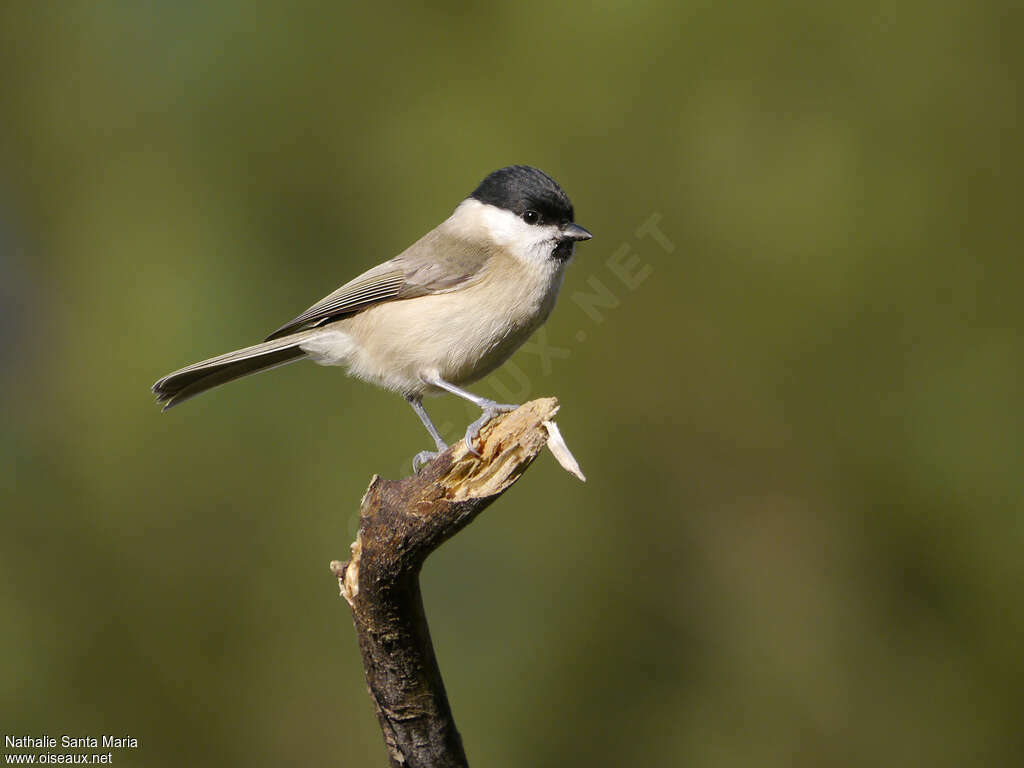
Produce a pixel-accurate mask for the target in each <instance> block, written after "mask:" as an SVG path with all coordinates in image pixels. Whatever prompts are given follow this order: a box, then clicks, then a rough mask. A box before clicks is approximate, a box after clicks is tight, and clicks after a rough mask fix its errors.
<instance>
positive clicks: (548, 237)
mask: <svg viewBox="0 0 1024 768" xmlns="http://www.w3.org/2000/svg"><path fill="white" fill-rule="evenodd" d="M478 215H479V216H480V221H481V223H482V224H483V225H484V227H485V228H486V229H487V232H488V234H489V235H490V238H491V240H493V241H494V242H495V243H496V244H497V245H500V246H502V247H503V248H507V249H508V250H509V251H510V252H512V253H514V254H515V255H516V256H519V257H520V258H526V259H531V260H532V259H547V258H549V257H550V256H551V251H552V250H554V247H555V245H556V244H557V242H558V227H556V226H554V225H552V224H540V225H538V224H527V223H526V222H525V221H523V220H522V219H521V218H520V217H518V216H516V215H515V214H514V213H512V211H506V210H504V209H503V208H496V207H495V206H493V205H481V206H480V210H479V211H478Z"/></svg>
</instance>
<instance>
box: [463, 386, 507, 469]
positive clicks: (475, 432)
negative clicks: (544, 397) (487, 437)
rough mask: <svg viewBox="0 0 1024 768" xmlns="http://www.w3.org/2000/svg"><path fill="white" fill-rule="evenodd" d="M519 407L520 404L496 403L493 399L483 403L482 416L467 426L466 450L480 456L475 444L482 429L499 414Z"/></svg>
mask: <svg viewBox="0 0 1024 768" xmlns="http://www.w3.org/2000/svg"><path fill="white" fill-rule="evenodd" d="M518 407H519V406H518V405H509V404H507V403H496V402H494V401H493V400H488V401H486V402H485V403H484V405H483V410H484V412H483V413H482V414H480V418H479V419H477V420H476V421H474V422H473V423H472V424H470V425H469V426H468V427H466V450H467V451H469V452H470V453H472V454H473V455H474V456H476V457H477V458H480V452H479V451H478V450H477V449H476V448H475V447H474V446H473V443H474V442H476V439H477V437H479V435H480V429H481V428H482V427H483V426H484V425H485V424H487V422H489V421H490V420H491V419H493V418H494V417H495V416H497V415H498V414H500V413H508V412H509V411H514V410H515V409H516V408H518Z"/></svg>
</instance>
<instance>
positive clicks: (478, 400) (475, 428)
mask: <svg viewBox="0 0 1024 768" xmlns="http://www.w3.org/2000/svg"><path fill="white" fill-rule="evenodd" d="M426 382H427V383H428V384H433V385H434V386H435V387H440V388H441V389H443V390H445V391H446V392H451V393H452V394H453V395H457V396H458V397H461V398H463V399H464V400H469V402H471V403H473V405H475V406H476V407H477V408H480V409H481V410H483V413H482V414H481V415H480V418H479V419H477V420H476V421H474V422H473V423H472V424H470V425H469V426H468V427H466V450H468V451H469V452H470V453H472V454H473V455H474V456H479V455H480V452H479V451H478V450H477V449H476V448H475V447H474V446H473V441H475V440H476V438H477V436H478V435H479V434H480V429H481V427H483V426H484V425H485V424H486V423H487V422H489V421H490V420H491V419H493V418H494V417H495V416H497V415H498V414H499V413H508V412H509V411H514V410H515V409H516V408H518V407H519V406H518V405H510V404H507V403H496V402H494V401H493V400H488V399H487V398H486V397H480V396H479V395H474V394H473V393H472V392H467V391H466V390H464V389H463V388H462V387H457V386H455V385H454V384H449V383H448V382H447V381H445V380H444V379H442V378H441V377H439V376H432V377H430V378H429V379H426Z"/></svg>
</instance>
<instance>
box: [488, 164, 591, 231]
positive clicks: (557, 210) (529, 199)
mask: <svg viewBox="0 0 1024 768" xmlns="http://www.w3.org/2000/svg"><path fill="white" fill-rule="evenodd" d="M470 197H472V198H473V199H474V200H479V201H480V202H481V203H487V204H488V205H493V206H496V207H498V208H504V209H505V210H508V211H512V213H514V214H516V216H522V215H523V214H524V213H526V212H527V211H530V210H532V211H536V212H537V213H539V214H540V217H541V221H540V223H544V224H558V225H562V224H565V223H567V222H571V221H572V220H573V210H572V203H571V202H569V196H568V195H566V194H565V192H563V191H562V188H561V187H560V186H558V182H557V181H555V180H554V179H552V178H551V177H550V176H548V175H547V174H546V173H544V171H541V170H539V169H537V168H532V167H530V166H529V165H510V166H508V167H507V168H501V169H499V170H497V171H495V172H494V173H492V174H490V175H489V176H488V177H487V178H486V179H484V180H483V181H481V182H480V186H478V187H477V188H476V189H475V190H473V194H472V195H470Z"/></svg>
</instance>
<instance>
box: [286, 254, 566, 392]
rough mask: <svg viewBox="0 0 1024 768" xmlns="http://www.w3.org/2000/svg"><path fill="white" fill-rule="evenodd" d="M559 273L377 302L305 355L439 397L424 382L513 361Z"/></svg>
mask: <svg viewBox="0 0 1024 768" xmlns="http://www.w3.org/2000/svg"><path fill="white" fill-rule="evenodd" d="M561 272H562V270H561V269H558V270H556V271H555V272H554V273H552V274H549V275H538V276H536V277H537V278H538V279H537V280H534V281H529V280H525V281H524V280H523V279H522V277H523V276H522V275H519V276H518V277H519V278H520V279H519V280H513V281H486V282H483V283H481V284H479V285H476V286H472V287H470V288H466V289H464V290H461V291H458V292H453V293H444V294H436V295H431V296H421V297H417V298H414V299H406V300H400V301H392V302H387V303H384V304H379V305H377V306H375V307H371V308H370V309H367V310H365V311H363V312H360V313H359V314H358V315H354V316H353V317H350V318H346V319H344V320H340V321H337V322H335V323H332V324H330V325H328V326H325V328H324V333H323V334H321V335H320V336H318V337H317V338H315V339H312V340H311V341H310V342H308V343H307V344H304V345H303V349H304V350H305V351H307V352H308V353H309V354H310V357H311V358H313V360H314V361H315V362H318V363H321V364H323V365H346V366H347V367H348V369H349V372H350V373H351V374H352V375H354V376H357V377H359V378H361V379H364V380H366V381H369V382H371V383H373V384H377V385H378V386H382V387H385V388H387V389H391V390H395V391H398V392H401V393H402V394H405V395H423V394H438V393H439V392H440V390H438V389H436V388H434V387H432V386H430V385H428V384H426V383H425V382H424V378H429V377H431V376H434V375H436V376H440V377H441V378H442V379H444V380H445V381H448V382H450V383H452V384H459V385H465V384H469V383H471V382H473V381H476V380H478V379H480V378H482V377H483V376H486V375H487V374H488V373H490V372H491V371H493V370H494V369H495V368H497V367H498V366H500V365H501V364H502V363H504V362H505V361H506V360H507V359H508V358H509V357H511V355H512V354H513V353H514V352H515V351H516V350H517V349H518V348H519V347H520V346H521V345H522V344H523V342H525V341H526V340H527V339H528V338H529V337H530V335H531V334H532V333H533V332H534V331H535V330H536V329H537V328H538V327H540V325H541V324H543V323H544V321H545V320H547V318H548V316H549V315H550V314H551V310H552V309H553V307H554V304H555V299H556V297H557V294H558V288H559V286H560V284H561ZM545 278H546V279H545ZM510 285H511V287H510Z"/></svg>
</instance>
